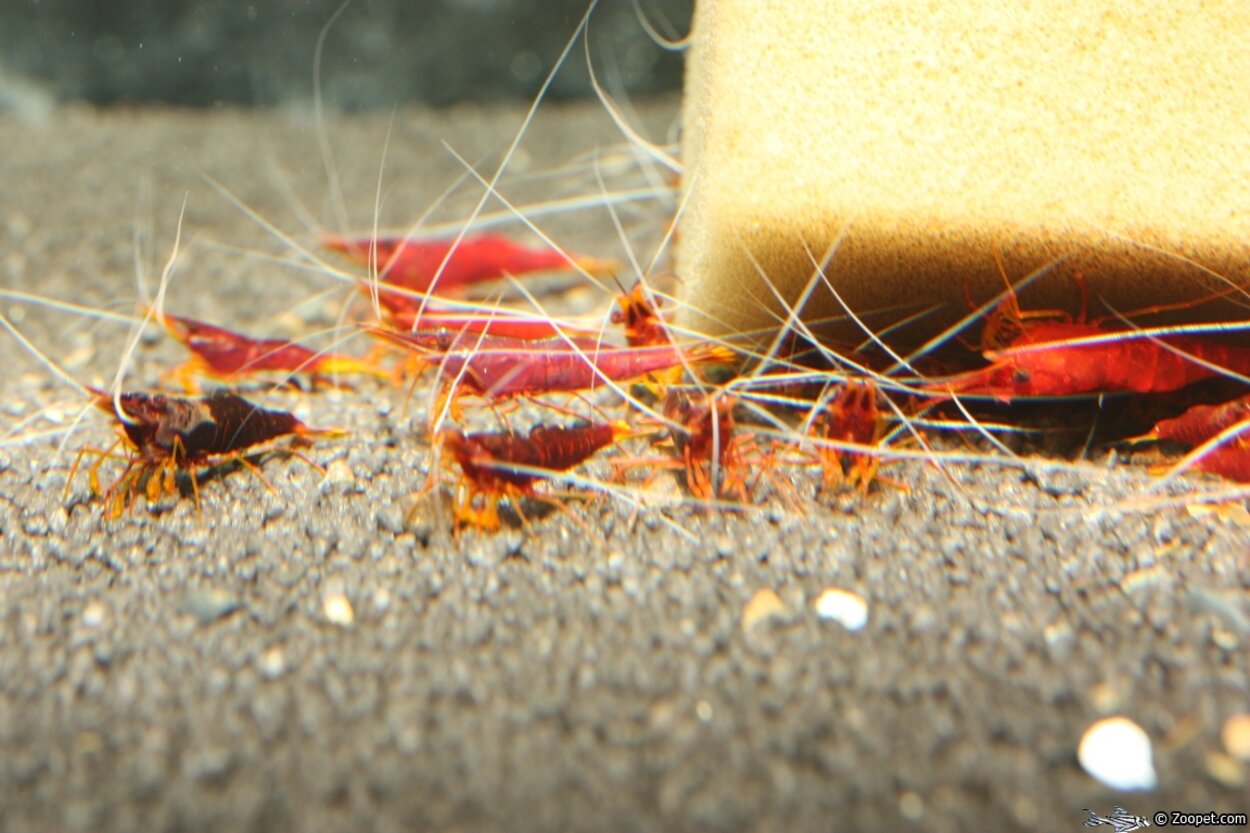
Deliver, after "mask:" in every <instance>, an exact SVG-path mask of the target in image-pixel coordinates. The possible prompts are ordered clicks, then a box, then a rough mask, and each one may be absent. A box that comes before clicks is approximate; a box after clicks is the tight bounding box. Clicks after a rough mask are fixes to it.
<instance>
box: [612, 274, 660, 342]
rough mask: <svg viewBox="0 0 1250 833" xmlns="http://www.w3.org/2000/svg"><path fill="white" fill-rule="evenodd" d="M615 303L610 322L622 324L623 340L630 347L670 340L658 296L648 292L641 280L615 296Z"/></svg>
mask: <svg viewBox="0 0 1250 833" xmlns="http://www.w3.org/2000/svg"><path fill="white" fill-rule="evenodd" d="M653 297H654V298H655V300H654V301H653V300H652V299H653ZM616 305H617V309H615V310H614V311H613V312H612V323H613V324H620V325H622V328H623V329H624V331H625V341H626V343H627V344H629V346H630V347H649V346H654V345H660V344H669V343H670V342H671V341H672V339H671V338H670V337H669V334H668V328H667V327H666V326H665V324H664V319H663V317H661V315H660V310H659V298H658V296H653V295H651V294H648V292H647V287H646V285H645V284H644V283H643V282H642V281H639V282H638V283H636V284H634V288H633V289H632V290H630V291H629V292H625V293H622V294H621V295H619V296H617V299H616Z"/></svg>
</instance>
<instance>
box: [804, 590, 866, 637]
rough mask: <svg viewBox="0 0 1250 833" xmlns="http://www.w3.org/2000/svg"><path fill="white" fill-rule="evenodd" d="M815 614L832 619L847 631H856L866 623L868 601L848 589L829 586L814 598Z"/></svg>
mask: <svg viewBox="0 0 1250 833" xmlns="http://www.w3.org/2000/svg"><path fill="white" fill-rule="evenodd" d="M816 615H817V616H819V617H820V618H821V619H832V620H833V621H835V622H837V623H838V624H840V625H841V626H842V627H844V628H846V629H847V630H848V631H857V630H859V629H860V628H862V627H863V626H864V625H866V624H868V602H866V601H864V597H863V596H860V595H858V594H856V593H852V592H850V591H849V590H840V589H838V588H836V587H830V588H829V589H827V590H825V592H823V593H821V594H820V595H819V596H818V597H817V598H816Z"/></svg>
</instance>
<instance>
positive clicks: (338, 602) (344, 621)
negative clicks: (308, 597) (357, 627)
mask: <svg viewBox="0 0 1250 833" xmlns="http://www.w3.org/2000/svg"><path fill="white" fill-rule="evenodd" d="M321 610H322V612H323V613H324V614H325V617H326V621H328V622H330V624H332V625H338V626H339V627H342V628H347V627H351V624H352V623H353V622H355V621H356V611H354V610H352V603H351V602H350V601H349V600H348V598H347V596H345V595H343V594H342V593H327V594H326V596H325V598H324V599H322V600H321Z"/></svg>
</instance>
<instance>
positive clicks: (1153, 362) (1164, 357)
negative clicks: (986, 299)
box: [924, 253, 1250, 402]
mask: <svg viewBox="0 0 1250 833" xmlns="http://www.w3.org/2000/svg"><path fill="white" fill-rule="evenodd" d="M995 257H996V258H997V253H996V254H995ZM999 269H1000V271H1001V269H1002V264H1001V261H1000V263H999ZM1004 279H1005V275H1004ZM1073 280H1074V281H1075V282H1076V284H1077V286H1078V288H1079V289H1080V293H1081V312H1080V314H1079V315H1077V317H1076V318H1075V319H1074V318H1073V317H1072V316H1071V315H1069V314H1067V313H1065V312H1063V311H1061V310H1034V311H1029V312H1024V311H1022V310H1021V309H1020V304H1019V301H1018V300H1017V297H1016V293H1015V291H1014V290H1012V289H1011V288H1010V287H1008V290H1007V295H1006V297H1005V298H1004V299H1003V301H1002V303H1000V304H999V305H998V307H997V308H996V309H995V310H994V312H993V313H991V314H990V315H989V316H987V318H986V322H985V328H984V330H983V332H982V336H981V347H982V350H983V352H984V354H985V357H986V358H987V359H989V360H990V365H989V367H985V368H982V369H980V370H973V371H969V372H967V373H961V374H959V375H957V376H953V377H950V378H947V379H944V380H941V381H936V382H932V383H930V384H927V385H925V386H924V388H925V390H928V391H931V392H935V393H937V392H948V393H966V394H977V395H985V396H994V397H997V398H998V399H1000V400H1002V401H1003V402H1010V401H1011V399H1012V398H1014V397H1016V396H1074V395H1079V394H1090V393H1167V392H1169V391H1174V390H1180V389H1181V388H1183V387H1186V386H1188V385H1191V384H1193V383H1195V382H1200V381H1202V380H1204V379H1210V378H1212V377H1214V376H1218V375H1220V374H1219V371H1218V370H1217V369H1215V368H1223V369H1226V370H1229V371H1232V372H1235V373H1242V374H1244V373H1246V372H1248V371H1250V348H1245V347H1237V346H1234V345H1230V344H1225V343H1223V342H1218V341H1212V340H1210V339H1204V338H1199V337H1196V336H1185V335H1162V336H1153V337H1150V336H1146V335H1142V334H1138V333H1136V332H1135V331H1133V330H1132V329H1130V328H1127V327H1125V326H1124V325H1123V324H1121V323H1119V322H1117V323H1115V324H1114V325H1113V326H1112V327H1105V326H1103V325H1104V324H1105V323H1106V319H1096V320H1093V321H1086V306H1087V303H1088V291H1087V289H1086V286H1085V281H1084V279H1083V278H1082V277H1081V276H1080V274H1074V275H1073ZM1223 294H1225V293H1224V292H1221V293H1217V294H1216V295H1215V296H1212V297H1219V296H1220V295H1223ZM969 300H970V302H971V299H969ZM1185 306H1189V304H1178V305H1172V307H1168V306H1159V307H1152V308H1149V309H1146V310H1139V311H1137V313H1135V314H1142V313H1146V312H1160V311H1163V310H1165V309H1170V308H1173V307H1185ZM1095 339H1098V340H1096V341H1095ZM1083 340H1088V341H1086V343H1081V342H1082V341H1083ZM1207 365H1211V366H1210V367H1208V366H1207Z"/></svg>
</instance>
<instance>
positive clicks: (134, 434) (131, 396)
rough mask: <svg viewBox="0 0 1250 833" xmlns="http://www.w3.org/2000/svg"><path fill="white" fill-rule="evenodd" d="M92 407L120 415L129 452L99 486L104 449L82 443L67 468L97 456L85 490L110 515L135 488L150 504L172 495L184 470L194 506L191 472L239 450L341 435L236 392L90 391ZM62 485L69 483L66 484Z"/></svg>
mask: <svg viewBox="0 0 1250 833" xmlns="http://www.w3.org/2000/svg"><path fill="white" fill-rule="evenodd" d="M88 390H89V391H90V392H91V394H92V396H93V397H94V404H95V405H96V406H97V407H98V408H100V409H101V410H103V411H106V412H108V413H109V414H112V415H113V416H114V417H115V418H116V419H117V420H118V425H117V427H118V432H119V433H120V434H121V440H120V442H122V443H124V444H125V445H126V447H127V448H128V449H129V450H130V456H129V458H128V463H127V465H126V469H125V471H124V472H123V473H122V475H121V476H120V477H119V478H118V479H117V480H116V481H115V482H114V483H113V485H112V486H110V487H109V488H108V490H107V491H102V490H101V488H100V481H99V473H98V472H99V467H100V465H101V464H102V463H103V462H104V460H105V459H108V458H109V457H110V456H112V455H111V453H110V452H105V451H99V450H98V449H91V448H85V449H83V450H82V451H81V452H79V455H78V459H77V460H75V461H74V466H73V468H72V469H71V471H70V476H69V481H70V482H72V481H73V477H74V474H75V473H76V472H77V470H78V465H79V463H80V462H81V461H82V457H83V455H84V454H86V453H93V452H94V453H96V454H97V455H98V456H99V460H97V461H96V462H95V463H94V464H93V465H92V466H91V468H90V470H89V474H90V480H91V491H92V492H93V493H94V494H97V495H100V494H103V496H104V497H105V500H106V501H107V502H111V508H110V509H109V512H108V514H109V516H110V517H118V516H120V515H121V514H122V513H123V512H124V511H125V510H126V509H127V508H129V506H130V505H131V504H132V503H133V502H134V499H135V497H136V495H137V493H138V491H139V489H140V488H146V496H147V499H148V501H149V502H154V501H156V500H159V499H160V497H161V496H162V495H163V494H174V493H175V492H176V487H175V475H176V473H177V472H178V471H187V472H189V474H190V475H191V485H192V488H193V490H194V492H195V498H196V504H197V505H198V504H199V483H198V480H197V471H198V470H199V469H203V468H207V467H210V466H212V465H215V464H216V463H218V462H221V461H223V460H225V459H229V458H234V459H238V460H243V457H242V455H241V452H244V451H247V450H249V449H252V448H255V447H257V446H260V445H263V444H265V443H269V442H272V441H273V440H277V439H280V438H282V437H288V436H289V437H295V438H296V439H301V440H302V439H306V438H311V437H326V436H342V434H343V432H342V431H339V430H337V429H317V428H309V427H308V426H307V425H305V424H304V423H303V422H302V421H300V420H299V419H298V418H297V417H295V416H294V415H293V414H290V413H287V412H286V411H275V410H269V409H266V408H261V407H259V406H257V405H253V404H252V403H251V402H248V401H247V400H246V399H244V398H243V397H241V396H237V395H235V394H233V393H228V392H226V391H218V392H216V393H214V394H213V395H211V396H208V397H204V398H195V399H190V398H183V397H178V396H166V395H164V394H159V393H141V392H130V393H122V394H119V395H118V396H117V397H116V398H115V397H113V396H112V395H110V394H108V393H105V392H103V391H99V390H95V389H93V388H89V389H88ZM67 488H68V484H67Z"/></svg>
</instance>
